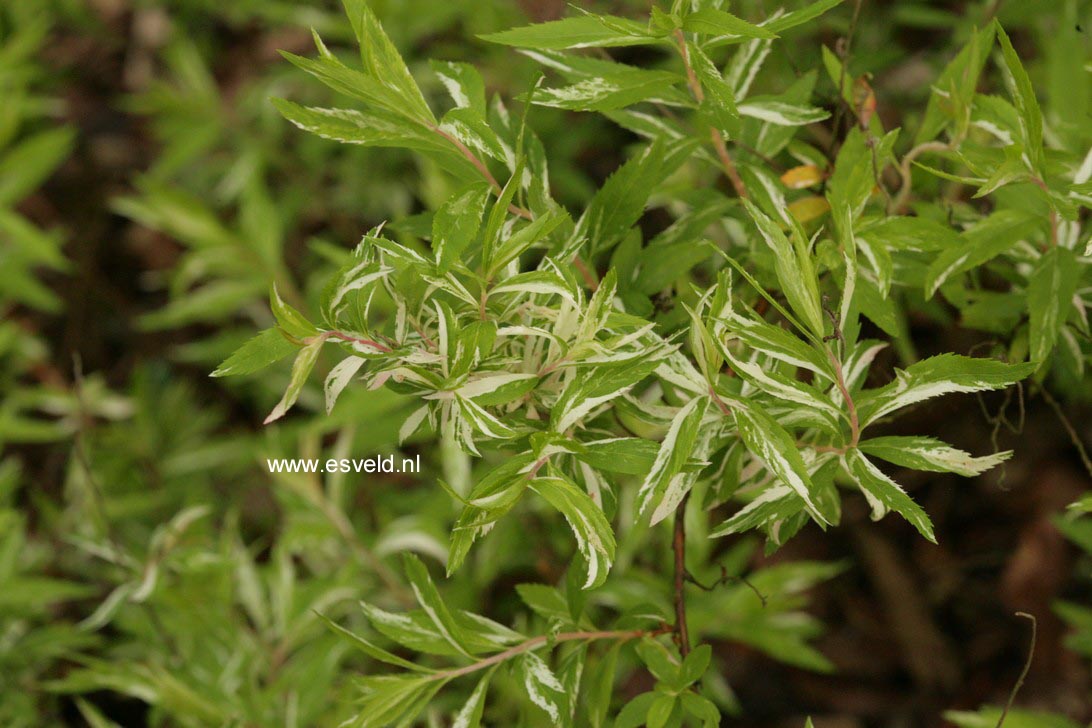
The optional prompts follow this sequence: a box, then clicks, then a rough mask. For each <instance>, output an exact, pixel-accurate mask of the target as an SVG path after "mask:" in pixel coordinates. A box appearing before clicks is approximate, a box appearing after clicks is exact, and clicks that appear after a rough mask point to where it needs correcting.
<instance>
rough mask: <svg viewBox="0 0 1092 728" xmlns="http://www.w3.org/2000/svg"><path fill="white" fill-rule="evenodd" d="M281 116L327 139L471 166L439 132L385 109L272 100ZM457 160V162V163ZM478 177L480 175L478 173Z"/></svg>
mask: <svg viewBox="0 0 1092 728" xmlns="http://www.w3.org/2000/svg"><path fill="white" fill-rule="evenodd" d="M272 103H273V105H274V106H275V107H277V110H278V111H279V112H281V115H282V116H283V117H284V118H285V119H288V121H290V122H292V123H293V124H295V125H296V126H298V127H299V128H300V129H303V130H304V131H309V132H311V133H312V134H316V135H318V136H320V137H322V138H323V139H332V140H334V141H338V142H342V143H345V144H360V145H362V146H365V147H395V148H401V149H415V150H417V151H419V152H422V153H424V154H429V155H431V156H435V157H438V159H442V160H445V161H447V163H448V165H449V166H450V165H452V164H465V165H469V164H470V163H469V162H467V161H466V160H465V159H464V158H463V157H462V156H461V155H458V154H457V152H456V151H455V149H454V147H452V146H451V144H450V143H449V142H447V141H445V140H444V139H442V138H441V137H440V136H439V135H438V134H436V133H435V132H432V131H429V130H428V129H426V128H425V127H422V126H417V125H415V124H412V123H411V122H409V121H406V120H405V119H403V118H401V117H399V116H397V115H395V114H393V113H391V112H389V111H384V110H382V109H368V110H367V111H356V110H354V109H322V108H317V107H313V106H306V107H305V106H300V105H298V104H294V103H292V102H291V101H285V100H284V99H276V98H275V99H272ZM453 160H454V161H453ZM475 174H477V172H476V171H475Z"/></svg>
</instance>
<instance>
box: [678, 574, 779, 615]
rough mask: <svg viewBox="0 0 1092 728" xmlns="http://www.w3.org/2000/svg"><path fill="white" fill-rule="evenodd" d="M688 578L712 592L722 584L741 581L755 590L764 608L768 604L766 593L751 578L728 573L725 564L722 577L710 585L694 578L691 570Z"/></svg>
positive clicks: (695, 584) (689, 580)
mask: <svg viewBox="0 0 1092 728" xmlns="http://www.w3.org/2000/svg"><path fill="white" fill-rule="evenodd" d="M686 580H687V581H688V582H690V583H691V584H693V585H694V586H696V587H698V588H699V589H701V590H702V591H707V592H711V591H713V590H714V589H716V588H717V587H718V586H721V585H723V584H730V583H731V582H734V581H735V582H739V583H740V584H743V585H744V586H746V587H747V588H748V589H750V590H751V591H752V592H754V594H755V596H756V597H758V600H759V601H760V602H762V606H763V608H765V607H766V604H767V602H768V600H767V599H766V595H765V594H763V593H762V592H761V591H759V589H758V587H757V586H755V585H754V584H752V583H751V580H750V579H748V578H747V577H745V576H732V575H731V574H729V573H728V567H727V566H725V565H724V564H721V566H720V578H719V579H717V580H716V581H714V582H713V583H712V584H709V585H705V584H702V583H701V582H700V581H698V580H697V579H696V578H694V575H693V574H691V573H690V572H689V571H688V572H686Z"/></svg>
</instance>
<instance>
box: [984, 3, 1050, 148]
mask: <svg viewBox="0 0 1092 728" xmlns="http://www.w3.org/2000/svg"><path fill="white" fill-rule="evenodd" d="M994 23H995V26H996V28H997V38H998V40H999V41H1001V53H1002V55H1003V57H1004V59H1005V65H1004V67H1003V69H1002V70H1003V71H1004V77H1005V85H1006V86H1007V87H1008V90H1009V95H1011V96H1012V100H1013V103H1014V104H1015V105H1016V110H1017V111H1019V112H1020V127H1021V130H1022V131H1023V135H1024V151H1025V152H1026V153H1027V155H1028V156H1029V157H1030V158H1031V163H1032V168H1035V169H1037V168H1038V167H1039V165H1040V164H1041V162H1042V156H1043V114H1042V112H1041V111H1040V110H1039V101H1038V100H1037V99H1036V98H1035V87H1034V86H1032V84H1031V78H1029V77H1028V72H1027V71H1026V70H1024V64H1022V63H1021V62H1020V56H1018V55H1017V54H1016V49H1014V48H1013V47H1012V42H1011V41H1010V40H1009V36H1008V34H1007V33H1005V29H1004V28H1002V27H1001V23H1000V22H998V21H996V20H995V21H994Z"/></svg>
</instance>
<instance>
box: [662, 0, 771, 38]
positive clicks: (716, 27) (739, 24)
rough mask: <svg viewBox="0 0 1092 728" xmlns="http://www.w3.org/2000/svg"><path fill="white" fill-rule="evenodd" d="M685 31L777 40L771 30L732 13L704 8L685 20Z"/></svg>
mask: <svg viewBox="0 0 1092 728" xmlns="http://www.w3.org/2000/svg"><path fill="white" fill-rule="evenodd" d="M683 30H685V31H687V32H689V33H700V34H702V35H717V36H723V35H726V36H731V37H733V38H740V39H742V38H776V37H777V34H776V33H774V32H772V31H771V30H770V29H769V28H766V27H762V26H760V25H752V24H751V23H748V22H747V21H746V20H743V19H741V18H737V17H736V16H735V15H732V14H731V13H728V12H725V11H723V10H720V9H718V8H713V7H704V8H701V9H700V10H697V11H695V12H692V13H690V14H689V15H687V16H686V18H684V19H683Z"/></svg>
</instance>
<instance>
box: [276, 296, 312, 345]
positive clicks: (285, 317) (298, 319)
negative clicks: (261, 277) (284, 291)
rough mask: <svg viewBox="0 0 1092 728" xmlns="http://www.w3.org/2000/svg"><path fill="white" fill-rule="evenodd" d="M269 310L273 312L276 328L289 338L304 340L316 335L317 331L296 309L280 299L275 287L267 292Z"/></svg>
mask: <svg viewBox="0 0 1092 728" xmlns="http://www.w3.org/2000/svg"><path fill="white" fill-rule="evenodd" d="M269 308H270V309H271V310H272V311H273V318H275V319H276V320H277V326H279V327H280V328H281V329H283V330H284V332H285V333H287V334H288V335H289V336H293V337H295V338H297V339H306V338H309V337H311V336H314V335H315V334H317V333H318V329H317V328H316V327H315V325H314V324H312V323H311V322H310V321H308V320H307V318H306V317H305V316H304V315H303V314H301V313H300V312H299V311H297V310H296V309H294V308H292V307H291V306H289V305H288V304H287V303H285V302H284V299H282V298H281V294H280V292H279V291H278V290H277V285H276V284H273V287H272V288H271V289H270V291H269Z"/></svg>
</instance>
